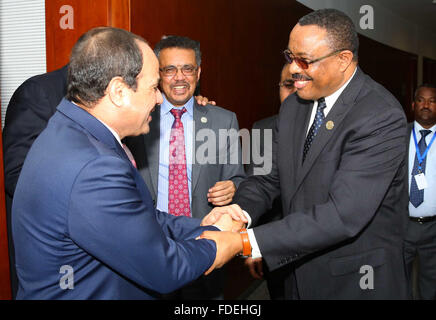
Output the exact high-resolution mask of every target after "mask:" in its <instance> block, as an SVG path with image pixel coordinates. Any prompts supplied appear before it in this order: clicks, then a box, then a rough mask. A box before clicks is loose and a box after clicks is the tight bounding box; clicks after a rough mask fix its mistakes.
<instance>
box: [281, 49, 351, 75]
mask: <svg viewBox="0 0 436 320" xmlns="http://www.w3.org/2000/svg"><path fill="white" fill-rule="evenodd" d="M344 50H348V49H340V50H336V51H333V52H331V53H329V54H328V55H326V56H323V57H321V58H318V59H315V60H311V61H308V60H306V59H303V58H298V57H294V55H293V54H292V52H291V50H289V49H286V50H285V51H283V54H284V56H285V59H286V61H287V62H288V63H289V64H292V62H294V60H295V63H296V64H297V65H298V66H299V67H300V68H301V69H304V70H306V69H308V68H309V65H310V64H312V63H315V62H318V61H321V60H323V59H325V58H328V57H331V56H333V55H335V54H338V53H339V52H341V51H344Z"/></svg>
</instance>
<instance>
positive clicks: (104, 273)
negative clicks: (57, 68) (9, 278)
mask: <svg viewBox="0 0 436 320" xmlns="http://www.w3.org/2000/svg"><path fill="white" fill-rule="evenodd" d="M108 52H109V53H110V54H109V55H108ZM69 68H70V70H69V79H68V92H67V97H66V99H64V100H62V102H61V103H60V105H59V107H58V108H57V111H56V113H55V115H54V116H53V117H52V118H51V119H50V120H49V122H48V125H47V128H46V129H45V130H44V131H43V132H42V133H41V134H40V135H39V137H38V138H37V139H36V141H35V142H34V143H33V145H32V147H31V150H30V151H29V153H28V155H27V158H26V160H25V162H24V165H23V168H22V171H21V174H20V177H19V180H18V183H17V187H16V190H15V194H14V201H13V206H12V213H13V214H12V228H13V238H14V244H15V249H16V267H17V273H18V277H19V291H18V296H17V297H18V298H20V299H153V298H157V297H159V293H166V292H170V291H172V290H174V289H177V288H179V287H181V286H183V285H185V284H187V283H189V282H191V281H192V280H194V279H196V278H197V277H199V276H200V275H201V274H203V273H204V272H205V271H206V270H211V269H213V268H215V267H220V266H222V264H223V263H225V262H226V261H228V260H229V259H230V258H232V257H233V256H234V254H236V253H238V251H240V250H241V249H242V239H241V237H240V236H239V235H238V234H236V233H230V232H227V233H228V234H229V235H230V236H231V237H239V240H240V242H239V244H238V245H237V246H234V247H229V246H228V245H227V243H224V242H222V241H218V242H217V245H216V246H215V244H214V243H212V242H207V241H202V240H196V238H197V236H198V235H199V234H201V232H203V231H204V230H205V229H207V230H216V228H215V227H212V226H210V227H201V226H200V220H198V219H188V218H184V217H174V216H172V215H169V214H167V213H165V212H162V211H159V210H156V209H155V208H154V207H153V203H152V199H151V197H150V194H149V191H148V190H147V187H146V186H145V184H144V182H143V180H142V178H141V176H140V175H139V173H138V172H137V170H136V169H135V168H134V167H133V165H132V163H131V162H130V161H129V159H128V157H127V154H126V153H125V151H124V149H123V147H122V144H121V139H122V138H124V137H125V136H128V135H138V134H143V133H147V132H148V131H149V122H150V121H151V117H150V116H149V115H150V113H151V111H152V110H153V109H154V107H155V105H156V103H161V102H162V96H161V94H160V92H159V89H158V88H157V86H158V79H159V71H158V61H157V59H156V57H155V56H154V53H153V51H152V50H151V49H150V47H149V46H148V45H147V44H146V42H145V40H143V39H142V38H140V37H138V36H135V35H133V34H131V33H130V32H127V31H125V30H121V29H115V28H96V29H92V30H90V31H89V32H87V33H86V34H85V35H83V36H82V37H81V38H80V39H79V40H78V42H77V43H76V45H75V47H74V48H73V51H72V54H71V60H70V65H69ZM89 83H93V84H94V85H93V86H90V85H89ZM67 99H68V100H67ZM217 215H218V216H221V214H220V213H219V211H214V212H212V214H211V216H212V218H213V219H212V220H210V216H209V217H206V218H205V219H204V220H203V225H204V224H207V223H208V221H215V220H216V218H217ZM225 217H226V216H223V219H220V220H219V226H220V227H221V228H224V229H225V230H228V229H230V228H231V226H229V223H231V219H230V220H229V218H227V219H226V218H225ZM208 219H209V220H208ZM223 221H224V222H223ZM229 221H230V222H229ZM224 233H226V232H224ZM221 250H224V251H221Z"/></svg>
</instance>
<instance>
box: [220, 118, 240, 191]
mask: <svg viewBox="0 0 436 320" xmlns="http://www.w3.org/2000/svg"><path fill="white" fill-rule="evenodd" d="M229 129H230V130H234V132H236V134H237V133H238V132H239V124H238V120H237V118H236V114H235V113H232V119H231V122H230V126H229ZM226 155H229V157H228V159H227V162H226V163H227V164H223V165H222V166H221V168H222V169H221V180H222V181H224V180H231V181H233V183H234V184H235V186H236V188H238V186H239V184H240V183H241V182H242V180H244V178H245V170H244V166H243V164H242V148H241V143H240V141H239V138H237V139H233V138H231V136H229V137H228V140H227V153H226Z"/></svg>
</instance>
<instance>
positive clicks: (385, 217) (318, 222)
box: [203, 9, 410, 299]
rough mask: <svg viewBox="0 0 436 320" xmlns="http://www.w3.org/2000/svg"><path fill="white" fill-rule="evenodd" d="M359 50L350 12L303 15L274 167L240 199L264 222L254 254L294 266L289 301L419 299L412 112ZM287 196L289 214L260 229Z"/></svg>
mask: <svg viewBox="0 0 436 320" xmlns="http://www.w3.org/2000/svg"><path fill="white" fill-rule="evenodd" d="M357 52H358V37H357V34H356V30H355V27H354V25H353V22H352V21H351V19H350V18H349V17H348V16H346V15H345V14H343V13H342V12H340V11H337V10H334V9H324V10H318V11H314V12H312V13H310V14H308V15H306V16H304V17H303V18H301V19H300V20H299V22H298V24H297V25H296V26H295V27H294V28H293V29H292V31H291V34H290V37H289V44H288V49H287V50H285V56H286V59H287V60H288V62H289V63H290V71H291V73H292V77H293V79H294V80H295V87H296V88H297V94H296V95H291V96H290V97H289V98H288V99H287V100H286V101H285V102H284V104H283V106H282V108H281V110H280V113H279V117H278V120H277V123H276V128H275V130H276V131H275V137H276V138H275V140H274V142H273V165H272V171H271V173H270V174H269V175H265V176H251V177H249V178H248V179H247V180H246V181H244V182H242V183H241V185H240V186H239V189H238V191H237V193H236V195H235V198H234V202H235V203H237V204H239V205H240V207H241V208H242V209H243V210H245V211H246V212H247V213H248V214H249V215H250V216H251V219H252V224H253V225H254V226H255V227H254V228H251V229H249V230H248V231H247V233H248V237H249V240H250V241H249V244H250V245H251V248H250V246H249V245H248V244H247V245H246V247H247V248H246V249H244V251H245V252H249V251H251V255H252V257H253V258H256V257H262V258H263V259H264V260H265V262H266V263H267V265H268V267H269V268H270V270H275V269H277V268H279V267H285V268H288V276H287V278H286V280H285V296H286V298H288V299H292V298H301V299H406V298H409V297H410V295H409V291H408V285H407V281H406V272H405V266H404V259H403V238H404V233H405V225H406V222H407V212H406V210H405V208H406V205H407V204H406V203H405V202H406V201H407V196H405V193H406V192H407V189H406V188H405V184H404V176H405V174H406V170H407V168H406V165H405V154H406V148H405V143H404V139H405V135H406V118H405V115H404V112H403V109H402V107H401V105H400V104H399V103H398V101H397V100H396V99H395V98H394V97H393V96H392V95H391V94H390V93H389V92H388V91H387V90H386V89H385V88H383V87H382V86H381V85H379V84H378V83H376V82H375V81H373V80H372V79H371V78H370V77H369V76H367V75H365V74H364V73H363V71H362V70H361V69H360V68H359V67H358V66H357V64H358V61H357V60H358V59H357ZM278 195H281V196H282V206H283V213H284V218H283V219H282V220H279V221H274V222H271V223H268V224H265V225H260V226H256V224H257V221H258V220H259V218H260V217H261V216H262V214H263V213H264V212H265V211H267V210H268V209H269V208H271V204H272V201H273V200H274V199H275V198H276V197H277V196H278ZM243 232H245V230H244V231H243ZM215 235H216V234H215V233H214V232H206V233H205V234H204V235H203V236H204V237H208V238H213V237H214V236H215ZM229 241H230V240H229Z"/></svg>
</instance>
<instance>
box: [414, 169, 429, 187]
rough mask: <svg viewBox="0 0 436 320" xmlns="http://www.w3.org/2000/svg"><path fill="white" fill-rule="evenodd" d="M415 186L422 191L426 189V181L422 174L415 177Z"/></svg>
mask: <svg viewBox="0 0 436 320" xmlns="http://www.w3.org/2000/svg"><path fill="white" fill-rule="evenodd" d="M415 181H416V186H417V187H418V189H419V190H423V189H425V188H427V187H428V183H427V179H426V178H425V174H424V173H420V174H417V175H415Z"/></svg>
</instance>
